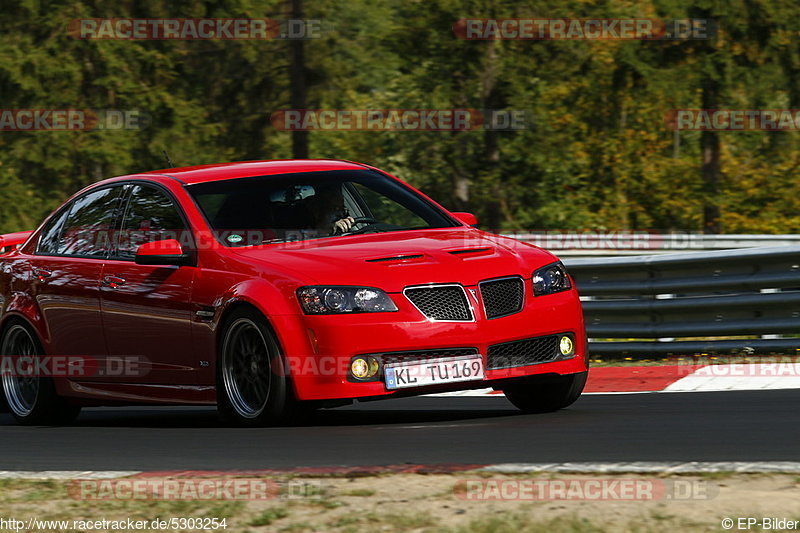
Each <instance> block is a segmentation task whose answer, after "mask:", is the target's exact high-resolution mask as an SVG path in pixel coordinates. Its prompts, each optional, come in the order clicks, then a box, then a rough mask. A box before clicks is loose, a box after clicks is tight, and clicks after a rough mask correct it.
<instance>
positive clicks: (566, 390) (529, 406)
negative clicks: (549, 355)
mask: <svg viewBox="0 0 800 533" xmlns="http://www.w3.org/2000/svg"><path fill="white" fill-rule="evenodd" d="M587 375H588V372H579V373H577V374H568V375H565V376H556V377H553V378H550V377H548V378H534V379H529V380H522V381H520V382H518V383H515V384H513V385H510V386H508V387H506V388H504V389H503V393H505V395H506V398H508V400H509V401H510V402H511V403H512V404H514V406H515V407H517V408H518V409H520V410H522V411H525V412H526V413H550V412H553V411H558V410H559V409H563V408H564V407H567V406H569V405H572V404H573V403H575V400H577V399H578V398H579V397H580V395H581V393H582V392H583V387H584V386H585V385H586V376H587Z"/></svg>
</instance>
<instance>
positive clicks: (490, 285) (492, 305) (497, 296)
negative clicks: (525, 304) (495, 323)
mask: <svg viewBox="0 0 800 533" xmlns="http://www.w3.org/2000/svg"><path fill="white" fill-rule="evenodd" d="M480 288H481V298H483V308H484V309H485V310H486V318H499V317H501V316H506V315H512V314H514V313H519V312H520V311H522V301H523V294H524V292H525V286H524V284H523V283H522V278H504V279H495V280H489V281H482V282H481V283H480Z"/></svg>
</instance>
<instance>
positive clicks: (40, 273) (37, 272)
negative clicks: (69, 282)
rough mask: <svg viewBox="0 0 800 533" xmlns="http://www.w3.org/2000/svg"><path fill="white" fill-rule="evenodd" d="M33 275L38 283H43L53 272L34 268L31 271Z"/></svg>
mask: <svg viewBox="0 0 800 533" xmlns="http://www.w3.org/2000/svg"><path fill="white" fill-rule="evenodd" d="M33 275H34V276H36V279H38V280H39V281H45V280H47V278H49V277H51V276H52V275H53V271H52V270H47V269H46V268H36V269H34V271H33Z"/></svg>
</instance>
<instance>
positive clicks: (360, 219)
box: [343, 217, 378, 235]
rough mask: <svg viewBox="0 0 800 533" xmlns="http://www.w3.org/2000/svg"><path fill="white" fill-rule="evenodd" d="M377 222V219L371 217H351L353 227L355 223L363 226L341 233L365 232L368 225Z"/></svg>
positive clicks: (354, 233) (355, 233) (356, 233)
mask: <svg viewBox="0 0 800 533" xmlns="http://www.w3.org/2000/svg"><path fill="white" fill-rule="evenodd" d="M377 223H378V221H377V220H376V219H374V218H372V217H355V218H354V219H353V227H355V226H356V225H357V224H364V226H363V227H361V228H359V229H351V230H350V231H348V232H347V233H343V235H358V234H360V233H365V232H366V231H367V229H368V228H369V227H370V226H372V225H373V224H377Z"/></svg>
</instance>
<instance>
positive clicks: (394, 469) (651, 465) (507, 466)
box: [0, 461, 800, 480]
mask: <svg viewBox="0 0 800 533" xmlns="http://www.w3.org/2000/svg"><path fill="white" fill-rule="evenodd" d="M459 472H492V473H495V474H528V473H537V472H542V473H560V474H704V473H720V472H723V473H734V474H800V462H796V461H724V462H712V461H708V462H701V461H696V462H695V461H693V462H676V461H672V462H670V461H667V462H663V461H636V462H574V463H499V464H484V465H474V464H468V465H458V464H453V465H408V464H406V465H384V466H365V467H297V468H278V469H258V470H169V471H153V472H144V471H130V470H124V471H115V470H111V471H78V470H45V471H36V472H34V471H19V472H17V471H0V479H26V480H51V479H52V480H72V479H97V480H102V479H120V478H130V477H136V478H159V479H160V478H183V479H186V478H210V477H216V478H218V477H250V478H252V477H264V476H282V475H290V476H291V475H303V476H320V477H324V476H336V475H353V474H364V475H368V474H386V473H396V474H453V473H459Z"/></svg>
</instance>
